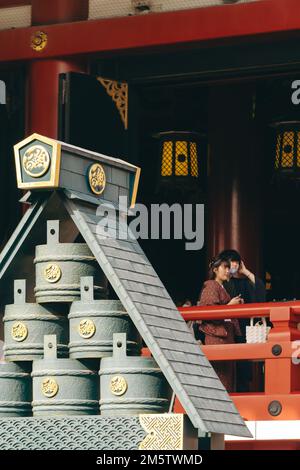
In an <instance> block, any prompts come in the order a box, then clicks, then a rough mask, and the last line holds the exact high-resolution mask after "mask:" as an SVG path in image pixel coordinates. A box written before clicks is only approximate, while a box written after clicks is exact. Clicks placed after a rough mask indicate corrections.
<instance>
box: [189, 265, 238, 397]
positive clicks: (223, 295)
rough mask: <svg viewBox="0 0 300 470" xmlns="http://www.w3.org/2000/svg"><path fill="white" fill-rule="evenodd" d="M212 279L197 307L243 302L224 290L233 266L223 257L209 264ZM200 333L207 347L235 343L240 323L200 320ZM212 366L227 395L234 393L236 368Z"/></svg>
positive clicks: (222, 364)
mask: <svg viewBox="0 0 300 470" xmlns="http://www.w3.org/2000/svg"><path fill="white" fill-rule="evenodd" d="M209 269H210V280H208V281H206V282H205V283H204V285H203V288H202V290H201V293H200V298H199V301H198V305H201V306H204V305H238V304H241V303H243V302H244V300H243V298H242V297H241V296H240V295H238V296H235V297H233V298H231V297H230V295H229V294H228V292H227V291H226V290H225V288H224V282H225V281H227V280H228V279H229V271H230V263H229V261H228V260H226V259H224V258H220V257H217V258H215V259H214V260H212V262H211V263H210V265H209ZM199 330H200V331H202V332H203V333H204V335H205V339H204V343H205V345H212V344H229V343H235V342H236V338H237V337H240V336H241V330H240V327H239V321H238V320H237V319H233V320H229V319H228V320H213V321H211V320H210V321H200V322H199ZM213 367H214V369H215V371H216V373H217V375H218V376H219V378H220V380H221V382H222V383H223V385H224V387H225V388H226V390H227V391H228V392H233V391H234V388H235V386H234V383H235V367H234V363H231V362H228V361H217V362H215V363H214V364H213Z"/></svg>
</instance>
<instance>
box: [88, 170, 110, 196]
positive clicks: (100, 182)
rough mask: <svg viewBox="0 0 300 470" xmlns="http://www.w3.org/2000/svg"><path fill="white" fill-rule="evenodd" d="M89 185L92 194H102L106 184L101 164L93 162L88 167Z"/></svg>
mask: <svg viewBox="0 0 300 470" xmlns="http://www.w3.org/2000/svg"><path fill="white" fill-rule="evenodd" d="M89 185H90V188H91V191H92V192H93V193H94V194H97V195H98V196H99V194H102V193H103V191H104V189H105V185H106V176H105V172H104V169H103V167H102V165H100V164H99V163H94V164H93V165H92V166H91V167H90V169H89Z"/></svg>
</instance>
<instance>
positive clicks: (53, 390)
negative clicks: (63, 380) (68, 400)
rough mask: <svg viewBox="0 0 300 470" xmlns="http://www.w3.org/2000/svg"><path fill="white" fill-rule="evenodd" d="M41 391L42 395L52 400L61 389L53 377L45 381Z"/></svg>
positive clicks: (46, 378)
mask: <svg viewBox="0 0 300 470" xmlns="http://www.w3.org/2000/svg"><path fill="white" fill-rule="evenodd" d="M41 389H42V394H43V395H45V397H47V398H52V397H55V395H56V394H57V392H58V389H59V387H58V383H57V382H56V380H55V379H53V378H52V377H45V378H44V379H43V382H42V385H41Z"/></svg>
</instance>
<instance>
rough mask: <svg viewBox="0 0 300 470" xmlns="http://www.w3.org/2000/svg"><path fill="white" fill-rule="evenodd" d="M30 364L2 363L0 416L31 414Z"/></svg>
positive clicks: (0, 367)
mask: <svg viewBox="0 0 300 470" xmlns="http://www.w3.org/2000/svg"><path fill="white" fill-rule="evenodd" d="M31 400H32V386H31V377H30V370H29V364H21V363H18V364H14V363H0V418H6V417H7V418H8V417H22V416H31Z"/></svg>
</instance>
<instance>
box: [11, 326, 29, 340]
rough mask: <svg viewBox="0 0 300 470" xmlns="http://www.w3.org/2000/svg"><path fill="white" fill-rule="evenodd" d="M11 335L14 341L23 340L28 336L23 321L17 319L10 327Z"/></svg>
mask: <svg viewBox="0 0 300 470" xmlns="http://www.w3.org/2000/svg"><path fill="white" fill-rule="evenodd" d="M11 336H12V338H13V339H14V340H15V341H20V342H21V341H24V340H25V339H26V338H27V336H28V328H27V326H26V325H25V323H23V322H21V321H18V322H16V323H14V324H13V326H12V328H11Z"/></svg>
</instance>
